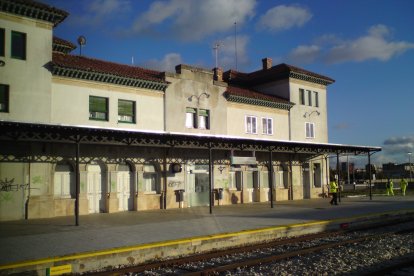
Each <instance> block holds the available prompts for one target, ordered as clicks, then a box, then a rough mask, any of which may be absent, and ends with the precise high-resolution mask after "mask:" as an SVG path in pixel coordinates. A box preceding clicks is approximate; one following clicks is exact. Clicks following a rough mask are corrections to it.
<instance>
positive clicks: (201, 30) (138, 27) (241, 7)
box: [131, 0, 256, 41]
mask: <svg viewBox="0 0 414 276" xmlns="http://www.w3.org/2000/svg"><path fill="white" fill-rule="evenodd" d="M255 5H256V0H227V1H222V0H203V1H198V0H168V1H157V2H154V3H153V4H152V5H151V6H150V8H149V9H148V10H147V11H145V12H144V13H142V14H140V15H139V16H138V17H137V18H136V20H135V22H134V24H133V26H132V30H131V32H132V33H134V34H150V35H156V34H157V33H166V31H165V30H164V29H163V28H167V31H168V33H169V34H170V35H171V36H172V37H177V38H179V39H182V40H185V41H197V40H200V39H202V38H204V37H206V36H209V35H212V34H215V33H221V32H226V31H229V30H231V29H232V28H234V22H235V21H237V23H238V24H242V23H244V22H245V21H247V20H248V19H250V18H251V17H253V15H254V8H255ZM159 30H162V32H161V31H159Z"/></svg>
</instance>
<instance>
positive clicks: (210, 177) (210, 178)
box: [208, 143, 214, 214]
mask: <svg viewBox="0 0 414 276" xmlns="http://www.w3.org/2000/svg"><path fill="white" fill-rule="evenodd" d="M213 171H214V167H213V150H212V148H211V143H209V145H208V172H209V174H208V183H209V185H208V186H209V187H208V189H209V206H210V214H212V213H213V199H214V198H213V186H214V185H213Z"/></svg>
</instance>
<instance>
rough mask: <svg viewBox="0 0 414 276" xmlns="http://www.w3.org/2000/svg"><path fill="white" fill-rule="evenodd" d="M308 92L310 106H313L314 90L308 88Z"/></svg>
mask: <svg viewBox="0 0 414 276" xmlns="http://www.w3.org/2000/svg"><path fill="white" fill-rule="evenodd" d="M306 91H307V92H308V106H312V91H311V90H306Z"/></svg>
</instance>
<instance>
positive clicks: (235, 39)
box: [234, 21, 237, 71]
mask: <svg viewBox="0 0 414 276" xmlns="http://www.w3.org/2000/svg"><path fill="white" fill-rule="evenodd" d="M234 57H235V60H236V71H237V22H236V21H234Z"/></svg>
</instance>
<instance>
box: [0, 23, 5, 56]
mask: <svg viewBox="0 0 414 276" xmlns="http://www.w3.org/2000/svg"><path fill="white" fill-rule="evenodd" d="M5 41H6V39H5V32H4V29H1V28H0V56H1V57H4V44H5Z"/></svg>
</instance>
